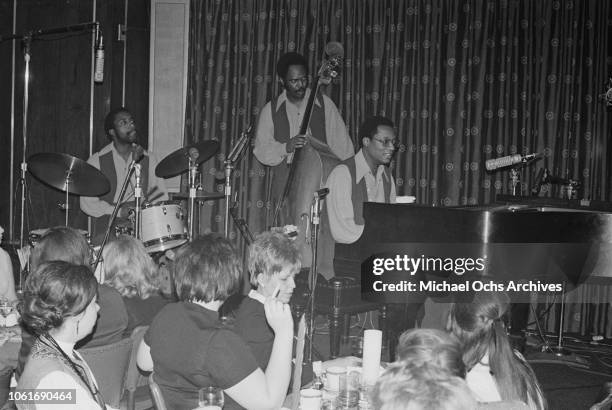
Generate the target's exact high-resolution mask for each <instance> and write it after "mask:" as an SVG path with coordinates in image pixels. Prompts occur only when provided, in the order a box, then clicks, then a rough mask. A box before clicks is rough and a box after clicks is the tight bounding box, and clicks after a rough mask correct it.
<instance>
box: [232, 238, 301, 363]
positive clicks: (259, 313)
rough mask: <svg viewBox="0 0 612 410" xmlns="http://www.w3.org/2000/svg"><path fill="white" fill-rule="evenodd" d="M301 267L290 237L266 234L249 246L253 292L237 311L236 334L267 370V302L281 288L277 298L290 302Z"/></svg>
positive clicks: (271, 338) (269, 344)
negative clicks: (265, 305) (265, 307)
mask: <svg viewBox="0 0 612 410" xmlns="http://www.w3.org/2000/svg"><path fill="white" fill-rule="evenodd" d="M301 266H302V263H301V260H300V252H299V250H298V249H297V248H296V246H295V245H294V243H293V241H292V240H291V239H289V238H288V237H287V235H285V234H282V233H280V232H263V233H261V234H259V235H257V238H255V241H253V243H252V244H251V245H250V246H249V254H248V267H249V277H250V280H251V286H252V287H253V289H251V291H250V292H249V294H248V296H247V297H246V298H244V299H243V300H242V302H241V303H240V306H239V307H238V309H237V310H236V313H235V315H236V321H235V323H234V326H235V328H236V332H237V333H238V334H239V335H240V336H241V337H242V338H243V339H244V341H246V342H247V344H248V345H249V347H250V348H251V351H252V352H253V354H254V355H255V358H256V359H257V363H258V364H259V367H260V368H261V369H264V370H265V369H266V367H267V366H268V360H269V359H270V353H271V352H272V346H273V344H274V332H273V331H272V329H271V328H270V326H269V325H268V323H267V321H266V315H265V312H264V302H265V300H266V298H268V297H270V296H272V293H273V292H274V291H275V289H277V288H278V292H279V293H278V296H277V297H276V298H277V299H278V300H280V301H281V302H283V303H289V300H290V299H291V295H292V294H293V290H294V289H295V281H294V277H295V275H296V274H297V273H298V272H299V270H300V267H301Z"/></svg>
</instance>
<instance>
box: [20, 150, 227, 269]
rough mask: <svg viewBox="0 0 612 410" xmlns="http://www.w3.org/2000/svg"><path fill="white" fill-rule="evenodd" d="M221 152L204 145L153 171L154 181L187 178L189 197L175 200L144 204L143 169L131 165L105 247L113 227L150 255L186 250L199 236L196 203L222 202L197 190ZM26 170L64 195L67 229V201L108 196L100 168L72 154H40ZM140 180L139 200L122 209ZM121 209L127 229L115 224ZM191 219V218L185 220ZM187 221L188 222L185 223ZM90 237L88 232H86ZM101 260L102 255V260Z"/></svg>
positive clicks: (35, 234)
mask: <svg viewBox="0 0 612 410" xmlns="http://www.w3.org/2000/svg"><path fill="white" fill-rule="evenodd" d="M218 150H219V143H218V142H217V141H212V140H210V141H203V142H199V143H196V144H192V145H189V146H187V147H184V148H180V149H178V150H176V151H174V152H172V153H171V154H169V155H168V156H166V157H165V158H164V159H163V160H162V161H161V162H160V163H159V164H158V165H157V167H156V168H155V175H157V176H158V177H160V178H171V177H174V176H177V175H180V174H182V173H185V172H189V191H188V192H179V193H177V194H174V198H175V199H177V200H171V201H161V202H157V203H149V202H146V201H143V195H142V189H141V187H140V181H139V180H140V169H139V167H140V165H139V164H137V162H138V160H136V161H133V162H132V164H131V165H130V170H129V172H128V175H127V177H126V181H125V183H124V184H123V187H122V192H121V193H120V196H119V201H118V203H117V204H116V205H115V209H114V212H113V214H112V215H111V218H110V220H109V222H108V226H107V231H106V234H105V238H104V240H103V241H102V243H101V246H100V248H99V249H100V252H101V248H102V247H103V245H104V244H105V243H106V241H107V240H108V236H109V234H110V231H111V229H112V227H114V228H115V232H114V235H116V236H117V235H120V234H128V235H133V236H136V237H137V238H138V239H140V240H141V241H142V242H143V244H144V245H145V248H146V249H147V251H148V252H149V253H154V252H162V251H166V250H169V249H172V248H175V247H177V246H180V245H182V244H184V243H185V242H187V241H189V240H191V239H192V238H193V237H194V236H195V227H194V225H195V222H194V208H195V201H207V200H215V199H220V198H223V197H224V194H223V193H211V192H205V191H203V190H202V189H201V186H198V185H196V176H197V172H198V171H197V170H198V167H199V166H200V165H201V164H202V163H203V162H205V161H207V160H208V159H210V158H211V157H212V156H213V155H215V153H216V152H217V151H218ZM28 170H29V171H30V172H31V174H32V175H34V177H36V178H37V179H38V180H40V181H41V182H43V183H45V184H47V185H49V186H51V187H53V188H56V189H58V190H60V191H63V192H65V194H66V197H65V203H64V204H61V208H62V209H63V210H64V211H65V214H66V219H65V224H66V226H69V213H70V207H69V205H68V204H69V201H68V195H69V194H73V195H79V196H100V195H104V194H106V193H107V192H108V191H109V190H110V183H109V180H108V178H107V177H106V176H105V175H104V174H103V173H102V172H101V171H100V170H98V169H97V168H95V167H93V166H92V165H90V164H88V163H87V162H85V161H83V160H81V159H79V158H76V157H74V156H72V155H69V154H63V153H39V154H34V155H32V156H30V157H29V159H28ZM132 173H135V174H136V185H135V187H134V197H135V200H134V201H131V202H125V203H121V198H122V197H123V195H124V192H125V188H126V186H127V182H128V181H129V179H130V178H131V174H132ZM185 199H186V200H187V209H188V212H184V208H183V206H182V202H181V201H180V200H185ZM120 207H127V209H128V210H127V212H126V211H124V212H126V213H127V214H128V216H129V217H128V218H127V223H125V222H124V223H117V222H116V219H118V218H116V216H117V212H118V210H119V208H120ZM186 215H187V218H185V216H186ZM186 219H187V220H186ZM45 231H46V230H45V229H37V230H34V231H31V232H30V235H29V239H30V242H31V243H32V244H35V243H36V242H37V241H38V240H39V239H40V237H41V236H42V235H44V232H45ZM83 234H84V235H87V232H86V231H83ZM98 259H99V255H98Z"/></svg>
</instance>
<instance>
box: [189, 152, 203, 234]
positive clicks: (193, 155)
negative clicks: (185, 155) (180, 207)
mask: <svg viewBox="0 0 612 410" xmlns="http://www.w3.org/2000/svg"><path fill="white" fill-rule="evenodd" d="M199 157H200V151H199V150H198V149H197V148H195V147H192V148H189V200H188V201H189V202H188V205H187V206H188V209H189V215H188V217H187V226H188V227H189V241H190V242H191V241H193V239H194V237H195V221H194V215H195V212H194V208H195V197H196V177H197V174H198V162H197V161H198V158H199Z"/></svg>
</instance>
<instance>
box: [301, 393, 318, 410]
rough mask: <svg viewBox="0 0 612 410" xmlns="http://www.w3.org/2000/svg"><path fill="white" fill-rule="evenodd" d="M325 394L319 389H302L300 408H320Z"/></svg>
mask: <svg viewBox="0 0 612 410" xmlns="http://www.w3.org/2000/svg"><path fill="white" fill-rule="evenodd" d="M322 396H323V394H322V392H321V390H317V389H302V390H300V409H301V410H319V409H320V408H321V398H322Z"/></svg>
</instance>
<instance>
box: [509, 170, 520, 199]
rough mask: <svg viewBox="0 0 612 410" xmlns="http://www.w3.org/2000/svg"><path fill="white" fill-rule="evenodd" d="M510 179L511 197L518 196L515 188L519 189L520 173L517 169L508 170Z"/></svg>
mask: <svg viewBox="0 0 612 410" xmlns="http://www.w3.org/2000/svg"><path fill="white" fill-rule="evenodd" d="M510 179H511V180H512V196H519V195H521V192H520V191H519V192H518V193H517V188H518V187H520V182H521V173H520V172H519V170H518V169H517V168H512V169H511V170H510Z"/></svg>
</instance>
